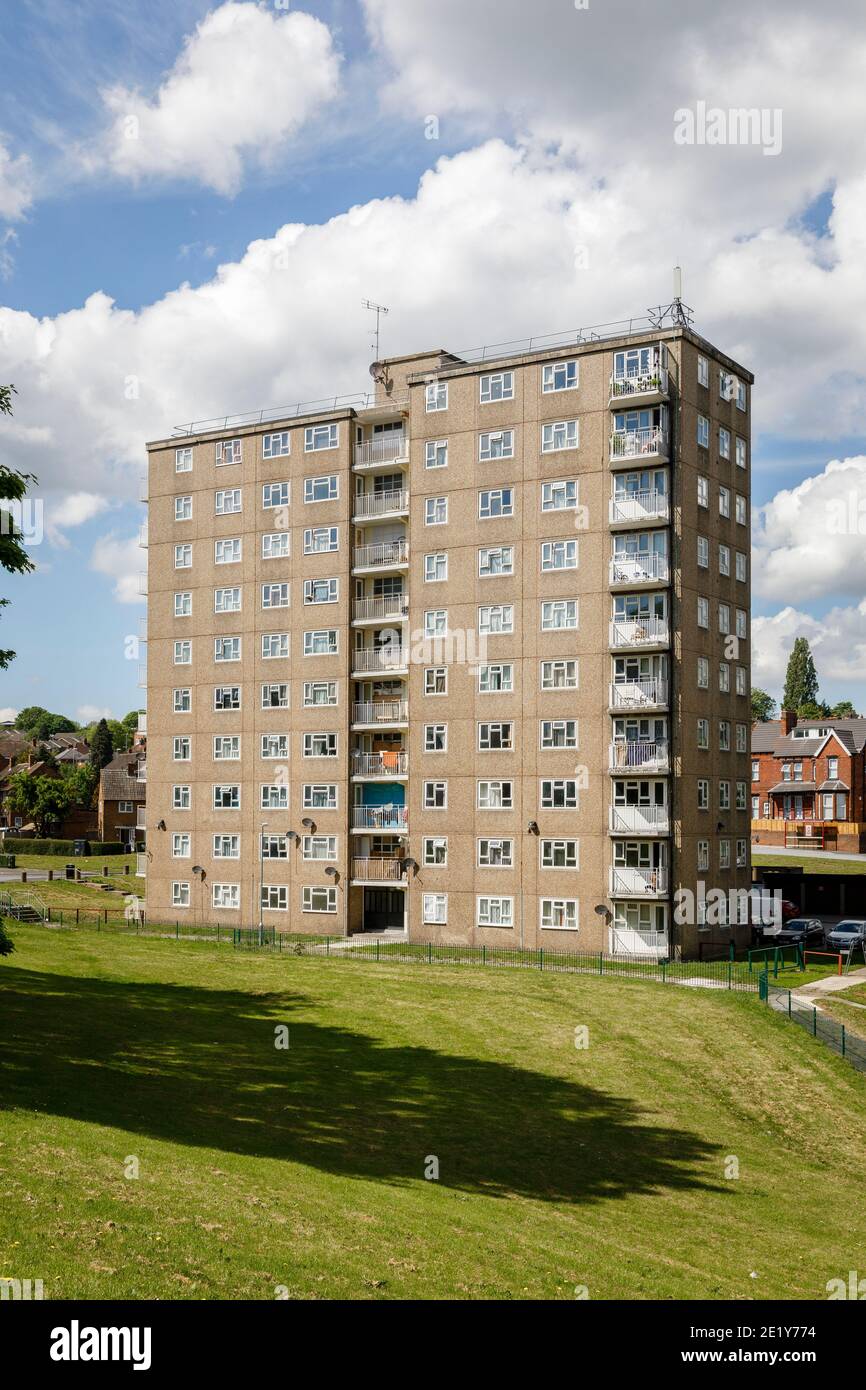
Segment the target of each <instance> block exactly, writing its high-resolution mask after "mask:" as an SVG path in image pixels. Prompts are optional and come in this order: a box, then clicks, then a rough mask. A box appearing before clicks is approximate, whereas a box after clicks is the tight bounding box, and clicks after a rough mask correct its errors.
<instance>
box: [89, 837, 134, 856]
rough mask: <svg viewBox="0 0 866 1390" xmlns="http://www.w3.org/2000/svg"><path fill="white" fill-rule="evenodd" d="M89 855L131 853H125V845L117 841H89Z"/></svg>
mask: <svg viewBox="0 0 866 1390" xmlns="http://www.w3.org/2000/svg"><path fill="white" fill-rule="evenodd" d="M90 853H91V854H126V853H131V851H127V848H126V845H123V844H121V843H120V841H119V840H91V841H90Z"/></svg>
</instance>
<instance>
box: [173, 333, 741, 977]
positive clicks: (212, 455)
mask: <svg viewBox="0 0 866 1390" xmlns="http://www.w3.org/2000/svg"><path fill="white" fill-rule="evenodd" d="M704 382H706V384H703V383H704ZM751 383H752V377H751V374H750V373H749V372H748V371H746V370H745V369H744V368H742V367H740V366H738V365H737V364H736V363H734V362H732V361H730V359H728V358H726V357H725V356H724V355H723V354H721V353H719V352H718V351H717V350H716V349H714V348H713V347H712V346H711V345H710V344H709V343H707V342H705V341H704V340H702V339H701V338H699V337H698V336H697V335H696V334H694V333H693V332H692V331H691V330H689V329H685V328H680V327H677V328H668V329H661V330H654V331H653V332H648V333H642V334H632V335H629V336H627V337H624V338H621V339H609V340H602V341H593V342H588V343H587V342H583V343H576V344H571V345H568V346H563V345H560V346H558V347H557V348H556V349H555V350H548V351H543V352H537V351H533V352H526V353H520V354H517V355H515V356H512V357H507V358H501V359H496V360H487V361H484V362H475V361H472V362H470V361H466V360H461V359H459V358H456V357H454V356H452V355H450V354H448V353H446V352H444V351H437V352H433V353H425V354H418V355H415V356H412V357H409V358H401V359H396V360H391V361H388V362H385V363H383V364H381V370H380V372H379V379H378V381H377V392H376V397H375V399H374V401H373V403H368V404H364V403H361V402H359V403H357V404H355V405H347V406H345V407H343V408H341V409H335V410H333V411H330V412H328V411H320V412H317V413H315V414H310V415H307V416H305V415H302V414H295V415H292V416H291V417H287V418H284V419H274V420H269V421H268V422H266V423H265V422H262V423H258V422H257V423H255V424H246V425H244V426H243V427H239V428H227V429H221V430H207V431H201V432H199V433H190V434H186V435H183V436H181V435H178V436H176V437H173V438H171V439H169V440H162V441H159V442H158V443H155V444H152V445H150V446H149V460H150V462H149V484H148V494H149V507H150V519H149V547H148V759H147V761H148V768H147V780H148V801H147V821H148V828H147V906H148V912H149V914H150V916H151V917H152V918H154V919H159V918H166V919H168V920H173V919H174V918H176V917H179V916H180V917H183V918H184V919H190V920H205V921H217V920H218V921H220V922H223V923H225V924H226V925H243V926H250V925H255V924H256V923H258V921H259V920H260V914H259V895H260V885H261V883H262V882H264V884H265V886H266V889H267V896H266V903H267V905H266V906H265V907H264V908H263V909H262V912H261V920H262V921H263V922H264V923H265V924H266V925H267V926H269V927H270V926H276V927H277V928H278V929H285V930H289V931H301V932H303V931H309V932H315V933H320V932H328V933H333V934H336V935H342V934H345V933H347V932H354V931H360V930H372V929H377V928H382V927H388V926H390V927H399V928H403V929H406V930H408V933H409V936H410V938H411V939H413V940H437V941H456V942H464V943H472V944H482V943H484V942H488V943H489V944H491V945H515V946H517V945H525V946H530V947H535V946H549V947H560V948H562V947H565V948H576V949H581V950H593V951H598V950H609V949H626V950H641V949H648V950H659V951H661V950H664V951H672V952H682V953H683V954H686V955H694V954H696V953H697V952H698V950H699V949H703V947H704V946H712V947H713V948H715V949H717V948H718V947H719V946H720V945H721V944H723V943H725V942H727V941H728V940H729V938H730V933H729V931H728V929H727V928H726V927H724V926H722V927H717V926H714V925H713V924H712V922H711V923H709V924H706V923H703V922H700V921H695V920H694V915H695V914H694V913H689V912H687V913H686V914H685V915H686V916H688V917H690V918H691V920H690V921H686V922H684V923H678V922H675V921H674V920H673V911H672V909H673V902H672V897H673V893H674V890H676V889H679V888H682V887H685V888H688V889H690V890H691V891H692V892H697V884H698V881H699V880H700V881H701V882H703V883H704V884H705V885H706V888H707V890H709V889H711V888H713V889H715V888H722V889H723V890H725V891H726V892H727V891H729V890H731V889H742V888H745V887H746V886H747V885H748V882H749V877H750V871H749V863H748V844H749V809H748V798H747V792H748V778H749V744H748V731H749V727H750V715H749V708H750V704H749V610H750V603H749V594H750V583H749V571H748V564H749V559H748V556H749V535H750V501H749V479H750V468H751V457H750V432H749V421H750V415H751V401H750V387H751ZM728 397H732V398H731V399H729V398H728ZM738 397H739V399H738ZM703 421H706V425H704V424H703V423H701V422H703ZM701 431H703V432H704V433H701ZM722 431H727V433H728V439H727V441H726V440H725V435H724V433H721V432H722ZM704 438H705V439H706V444H704V442H703V441H704ZM286 440H288V453H284V452H278V453H276V456H273V455H274V454H275V451H276V450H283V449H284V448H285V447H286ZM229 441H238V444H231V446H230V447H229V448H228V449H226V448H225V445H226V444H227V443H228V442H229ZM266 441H269V442H266ZM738 441H739V442H738ZM314 446H315V447H314ZM319 446H321V447H319ZM183 450H189V451H190V454H189V455H187V454H185V453H179V452H178V451H183ZM218 454H221V455H222V456H223V457H222V459H221V460H220V461H218V460H217V455H218ZM236 454H239V458H238V461H236V462H234V461H231V462H229V461H225V458H226V456H228V458H229V459H234V458H235V455H236ZM725 454H727V455H728V457H725ZM267 455H272V456H270V457H268V456H267ZM190 461H191V467H190V466H188V465H189V463H190ZM179 468H180V469H181V471H178V469H179ZM315 479H319V480H323V479H329V480H333V481H329V482H327V483H326V482H323V481H319V482H315V483H314V482H313V480H315ZM699 480H701V481H699ZM703 480H705V481H703ZM270 484H288V499H287V500H286V498H285V496H284V495H283V494H281V493H277V494H275V495H274V496H271V495H269V496H268V497H267V500H269V501H274V500H276V503H277V505H275V506H269V507H266V506H265V505H264V503H265V500H266V497H265V493H264V492H263V490H264V489H265V488H267V487H268V485H270ZM236 490H239V494H240V496H239V502H240V511H236V510H233V511H230V512H228V513H226V511H225V508H226V506H232V507H235V506H237V504H238V493H237V491H236ZM218 493H221V494H227V496H226V495H224V496H223V497H222V498H221V499H220V501H219V504H218V503H217V494H218ZM185 499H190V501H189V502H187V501H186V500H185ZM738 499H739V500H738ZM218 505H219V507H220V514H218V512H217V506H218ZM176 517H177V519H176ZM266 536H279V537H288V539H287V540H286V539H280V540H279V541H265V540H264V538H265V537H266ZM225 541H240V555H239V558H237V559H235V558H234V552H235V551H236V550H237V547H236V546H235V547H233V548H231V549H230V550H229V553H228V559H229V560H230V562H229V563H217V562H216V549H215V548H216V546H217V543H218V542H225ZM704 542H706V546H704ZM186 545H188V546H191V551H185V550H183V549H181V550H179V551H177V552H176V547H178V546H180V547H183V546H186ZM286 547H288V554H285V553H284V552H285V549H286ZM332 547H334V548H332ZM220 548H221V550H222V551H223V552H224V553H223V557H222V558H225V550H226V547H220ZM725 548H726V549H725ZM271 551H276V552H278V553H277V554H276V555H275V557H274V558H265V556H266V554H269V553H270V552H271ZM704 551H705V552H706V559H707V564H706V566H704V565H703V564H701V563H699V552H700V558H701V560H703V558H704ZM738 556H742V557H744V558H743V559H742V560H738V559H737V557H738ZM725 570H728V571H729V572H728V573H725V572H724V571H725ZM266 585H267V586H271V585H273V586H281V585H288V591H285V590H281V589H280V588H279V587H275V588H274V589H273V591H271V590H270V588H269V589H268V592H267V596H268V597H269V598H272V599H274V600H276V601H279V602H280V603H282V602H283V601H284V600H285V599H286V598H287V600H288V601H287V603H286V604H285V606H279V607H267V608H265V607H264V606H263V601H264V599H263V586H266ZM223 590H227V591H228V593H220V597H219V599H218V600H217V598H216V595H217V592H218V591H223ZM236 590H240V595H239V598H240V605H241V606H240V609H239V610H238V608H237V599H238V595H237V593H236V592H235V591H236ZM176 595H181V596H183V595H189V596H190V598H189V599H187V598H185V597H181V598H179V599H176V598H175V596H176ZM305 600H306V601H305ZM311 600H321V601H311ZM190 606H191V612H189V613H188V614H187V613H186V610H187V608H189V607H190ZM217 606H219V607H221V608H228V610H229V611H221V612H217V611H215V608H216V607H217ZM701 610H705V611H701ZM176 612H177V613H178V614H179V616H176ZM738 615H739V617H738ZM703 622H706V625H705V626H704V625H702V623H703ZM724 629H728V631H727V632H726V631H724ZM311 633H318V634H329V636H328V637H327V638H326V637H324V636H318V637H316V638H312V637H310V636H309V634H311ZM305 634H307V636H306V637H305ZM220 638H238V639H240V650H239V651H238V650H233V649H232V648H231V646H229V648H228V650H227V652H226V653H225V654H226V655H228V656H229V657H232V658H236V659H232V660H219V661H217V660H215V642H216V641H217V639H220ZM265 639H267V647H268V649H273V650H275V651H286V652H287V654H285V655H275V656H270V657H266V656H264V654H263V651H264V648H263V642H264V640H265ZM186 642H188V643H189V644H190V647H189V649H187V648H185V647H183V646H181V647H180V648H177V649H176V647H175V644H176V643H181V644H182V643H186ZM281 644H282V645H281ZM311 647H312V648H313V649H314V650H313V652H312V654H310V649H311ZM320 648H323V649H324V650H321V651H320V650H319V649H320ZM331 648H333V649H332V650H331ZM305 652H306V653H307V654H305ZM187 657H188V660H187ZM704 681H705V682H706V683H705V684H704V683H703V682H704ZM271 685H274V686H285V687H287V690H286V691H282V692H279V691H278V692H277V695H276V697H275V698H277V699H278V700H280V697H281V696H282V697H283V699H282V700H281V702H280V703H278V704H277V705H274V706H271V705H270V703H269V701H270V695H268V697H267V700H268V705H267V707H263V694H262V689H263V687H264V686H268V687H270V686H271ZM217 687H220V688H221V687H226V688H228V694H227V697H226V699H225V700H222V699H221V700H218V701H216V703H227V704H229V705H230V706H231V707H230V708H227V709H218V708H215V688H217ZM725 687H727V688H725ZM186 691H188V692H189V696H188V697H187V696H186V694H185V693H184V692H186ZM286 696H287V698H288V703H287V704H286V703H285V697H286ZM238 697H239V707H235V706H237V705H238ZM187 705H188V706H189V708H188V709H187V708H186V706H187ZM701 720H705V721H706V730H707V740H706V741H707V747H706V748H704V747H700V746H699V721H701ZM724 726H726V730H725V727H724ZM263 738H264V739H265V740H266V741H267V742H270V741H271V740H272V745H273V746H272V747H268V748H263ZM215 739H221V740H222V739H225V740H227V742H226V743H225V744H220V745H219V747H218V749H217V748H215V742H214V741H215ZM233 739H237V740H238V743H237V744H233V743H232V742H230V740H233ZM176 740H181V742H180V743H177V744H176V742H175V741H176ZM183 740H188V743H187V742H184V741H183ZM725 741H727V742H728V744H729V748H724V747H723V746H722V745H723V743H724V742H725ZM216 751H219V752H222V753H226V752H227V753H229V754H231V755H232V756H230V757H228V758H227V757H215V752H216ZM265 751H267V752H268V753H270V754H273V756H269V757H264V756H263V753H264V752H265ZM235 754H236V755H237V756H235ZM216 787H220V788H222V787H225V788H227V789H231V788H237V797H238V799H239V804H238V805H237V806H234V805H233V804H231V805H229V806H226V807H225V808H223V807H220V806H219V805H217V804H216V802H218V801H220V800H223V799H225V800H229V801H231V798H232V797H233V796H234V795H235V793H234V792H232V791H231V790H227V791H226V792H219V793H217V794H216V796H215V791H214V789H215V788H216ZM263 787H270V788H273V789H274V790H273V791H272V792H269V793H267V796H273V797H274V804H273V805H263V799H262V798H263V793H262V788H263ZM184 788H188V789H189V791H188V793H187V792H186V791H184V790H183V789H184ZM178 789H180V790H178ZM187 800H188V802H189V805H188V806H187V805H186V802H187ZM322 803H326V804H322ZM263 824H265V825H266V827H267V828H266V831H265V834H266V835H268V836H273V837H275V838H274V839H273V840H272V841H271V840H269V841H267V842H266V846H267V849H269V850H273V852H274V854H275V855H278V856H279V857H267V858H265V859H264V860H263V861H261V860H260V857H259V851H260V842H259V836H260V833H261V828H262V825H263ZM162 826H164V827H165V828H164V829H163V828H161V827H162ZM178 836H179V837H181V838H179V839H177V838H176V837H178ZM217 836H219V837H222V836H225V837H228V838H227V840H226V841H225V843H223V844H221V845H215V837H217ZM186 837H188V838H186ZM231 837H237V839H236V840H233V839H232V838H231ZM726 846H727V850H726V848H725V847H726ZM215 848H222V849H223V850H224V851H228V853H230V854H231V855H236V856H237V857H233V858H226V857H220V856H217V857H215V855H214V850H215ZM705 855H707V856H708V858H707V859H706V861H705V859H704V856H705ZM726 855H727V860H726ZM704 862H706V863H707V868H706V869H704V868H702V867H699V866H701V865H703V863H704ZM221 885H225V887H223V886H221ZM221 904H224V905H221ZM314 909H325V910H314ZM678 915H683V914H682V913H680V914H678ZM743 934H745V935H747V934H748V933H747V931H746V932H744V933H740V935H741V936H742V935H743Z"/></svg>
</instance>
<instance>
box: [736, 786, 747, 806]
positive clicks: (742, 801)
mask: <svg viewBox="0 0 866 1390" xmlns="http://www.w3.org/2000/svg"><path fill="white" fill-rule="evenodd" d="M736 798H737V800H736V806H737V810H738V811H745V809H746V803H747V793H746V783H745V782H737V785H736Z"/></svg>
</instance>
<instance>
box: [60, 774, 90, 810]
mask: <svg viewBox="0 0 866 1390" xmlns="http://www.w3.org/2000/svg"><path fill="white" fill-rule="evenodd" d="M61 776H62V777H63V784H64V786H65V787H66V788H67V790H68V792H69V799H70V804H71V805H72V806H78V807H79V808H80V809H81V810H82V811H92V810H93V805H94V801H95V794H96V788H97V787H98V786H99V774H98V773H97V772H96V770H95V768H92V767H91V766H90V764H89V763H81V764H80V765H79V766H78V767H73V768H67V770H65V771H64V772H63V773H62V774H61Z"/></svg>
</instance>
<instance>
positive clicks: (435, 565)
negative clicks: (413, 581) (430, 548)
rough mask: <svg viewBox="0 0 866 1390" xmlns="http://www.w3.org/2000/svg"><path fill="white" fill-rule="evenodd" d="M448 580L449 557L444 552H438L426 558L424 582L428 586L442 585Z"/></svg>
mask: <svg viewBox="0 0 866 1390" xmlns="http://www.w3.org/2000/svg"><path fill="white" fill-rule="evenodd" d="M447 578H448V555H447V553H446V552H445V551H444V550H437V551H436V552H435V553H434V554H432V555H425V556H424V582H425V583H426V584H441V583H443V582H444V580H446V579H447Z"/></svg>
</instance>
